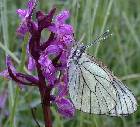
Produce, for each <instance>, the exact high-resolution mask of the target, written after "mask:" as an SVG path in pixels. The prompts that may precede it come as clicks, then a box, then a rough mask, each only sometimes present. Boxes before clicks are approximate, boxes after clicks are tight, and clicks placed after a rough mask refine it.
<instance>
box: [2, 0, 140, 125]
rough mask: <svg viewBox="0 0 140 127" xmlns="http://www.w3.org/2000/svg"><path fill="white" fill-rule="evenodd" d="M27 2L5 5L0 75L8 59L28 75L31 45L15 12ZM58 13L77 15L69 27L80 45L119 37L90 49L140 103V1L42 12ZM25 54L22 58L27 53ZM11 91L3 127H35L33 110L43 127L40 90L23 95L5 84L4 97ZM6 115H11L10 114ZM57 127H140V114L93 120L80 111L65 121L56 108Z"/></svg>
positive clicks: (54, 1) (71, 3)
mask: <svg viewBox="0 0 140 127" xmlns="http://www.w3.org/2000/svg"><path fill="white" fill-rule="evenodd" d="M25 2H26V0H0V9H1V10H0V13H1V14H0V15H1V17H0V58H1V60H0V71H2V70H3V69H4V68H5V55H6V54H9V55H10V56H11V57H12V58H13V59H14V61H15V65H16V67H18V69H19V70H20V71H24V70H23V63H25V56H24V55H25V53H24V52H25V44H26V43H27V41H26V40H25V43H21V42H22V40H20V39H19V38H17V37H16V34H15V31H16V28H17V26H18V24H19V18H18V16H17V15H16V13H15V11H16V9H17V8H25ZM54 5H55V6H56V7H57V13H58V12H59V11H61V10H63V9H68V10H70V12H71V17H70V19H69V22H70V23H71V24H72V25H73V27H74V29H75V38H76V40H80V39H82V42H83V43H90V42H91V41H92V40H94V39H95V38H96V37H97V36H98V35H100V34H101V33H102V32H103V31H104V30H107V29H110V31H111V33H112V34H113V36H111V37H110V38H108V39H107V40H105V41H104V42H102V43H101V44H100V46H92V47H91V48H90V49H89V52H90V54H91V55H95V56H96V57H97V58H99V59H101V61H103V63H105V64H106V65H108V67H109V68H110V69H111V70H112V71H113V72H114V74H115V75H116V76H118V77H120V79H122V80H123V82H124V83H125V84H127V86H128V87H129V88H130V89H131V90H132V91H133V93H134V94H135V96H136V98H137V100H138V104H139V103H140V37H139V35H140V0H40V2H39V4H38V8H39V9H42V10H44V11H45V12H46V13H47V11H48V10H49V9H51V7H52V6H54ZM21 49H22V53H21ZM4 89H6V90H7V92H8V99H7V101H6V105H5V107H4V108H3V109H1V110H0V127H35V126H37V125H36V123H35V122H34V120H33V117H32V113H31V107H36V108H37V110H36V117H37V120H38V121H39V123H40V125H41V126H42V127H43V118H42V111H41V104H40V96H39V93H38V89H36V88H34V87H32V88H31V87H25V88H24V90H22V91H21V90H19V89H18V88H16V85H15V83H14V82H12V81H8V80H5V79H3V78H0V94H1V93H2V91H3V90H4ZM5 112H6V114H5ZM52 113H53V127H140V109H139V105H138V110H137V111H136V112H135V113H134V114H132V115H129V116H127V117H110V116H99V115H94V114H93V115H89V114H86V113H82V112H80V111H77V112H76V115H75V117H74V118H72V119H64V118H62V117H60V116H59V114H58V113H57V110H55V107H52Z"/></svg>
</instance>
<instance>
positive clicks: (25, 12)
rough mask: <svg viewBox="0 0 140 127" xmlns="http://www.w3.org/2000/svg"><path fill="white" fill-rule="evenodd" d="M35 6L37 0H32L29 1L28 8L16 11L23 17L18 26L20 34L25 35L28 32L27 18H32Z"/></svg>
mask: <svg viewBox="0 0 140 127" xmlns="http://www.w3.org/2000/svg"><path fill="white" fill-rule="evenodd" d="M35 6H36V0H30V1H29V2H28V3H27V9H18V10H17V11H16V12H17V14H18V15H19V17H20V19H21V24H20V25H19V27H18V28H17V35H18V36H20V37H24V36H25V34H26V33H27V32H28V27H27V20H31V16H32V13H33V10H34V8H35Z"/></svg>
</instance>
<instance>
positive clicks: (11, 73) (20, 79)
mask: <svg viewBox="0 0 140 127" xmlns="http://www.w3.org/2000/svg"><path fill="white" fill-rule="evenodd" d="M6 65H7V69H5V70H4V71H3V72H1V73H0V76H2V77H4V78H7V79H12V80H14V81H15V82H17V84H18V86H19V87H20V88H21V87H22V84H24V85H31V86H32V85H35V84H38V79H37V78H36V77H34V76H30V75H25V74H22V73H19V72H17V71H16V69H15V67H14V66H13V64H12V61H11V58H10V57H9V56H7V57H6Z"/></svg>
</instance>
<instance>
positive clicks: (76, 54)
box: [70, 45, 86, 61]
mask: <svg viewBox="0 0 140 127" xmlns="http://www.w3.org/2000/svg"><path fill="white" fill-rule="evenodd" d="M85 49H86V46H84V45H79V46H77V47H76V48H74V49H73V51H72V53H71V57H70V59H72V60H74V61H78V59H79V58H80V57H81V55H82V54H83V53H84V52H85Z"/></svg>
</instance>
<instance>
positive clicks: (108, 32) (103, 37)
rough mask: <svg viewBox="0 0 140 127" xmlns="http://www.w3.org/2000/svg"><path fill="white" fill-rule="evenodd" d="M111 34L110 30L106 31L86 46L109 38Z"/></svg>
mask: <svg viewBox="0 0 140 127" xmlns="http://www.w3.org/2000/svg"><path fill="white" fill-rule="evenodd" d="M109 36H112V34H111V33H110V31H109V30H107V31H105V32H104V33H103V34H102V35H100V36H99V37H97V38H96V39H95V40H94V41H93V42H91V43H90V44H89V45H87V46H86V48H89V47H90V46H92V45H95V44H97V43H98V42H100V41H102V40H105V39H107V38H108V37H109Z"/></svg>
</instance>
